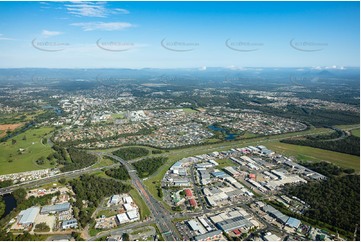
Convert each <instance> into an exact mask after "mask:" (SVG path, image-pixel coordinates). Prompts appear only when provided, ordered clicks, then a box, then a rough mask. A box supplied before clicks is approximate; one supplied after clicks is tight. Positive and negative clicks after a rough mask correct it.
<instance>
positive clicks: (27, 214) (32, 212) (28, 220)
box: [19, 207, 40, 225]
mask: <svg viewBox="0 0 361 242" xmlns="http://www.w3.org/2000/svg"><path fill="white" fill-rule="evenodd" d="M39 212H40V208H39V207H31V208H28V209H26V210H23V211H21V212H20V214H19V216H20V220H19V224H24V225H27V224H32V223H34V222H35V218H36V216H37V215H38V214H39Z"/></svg>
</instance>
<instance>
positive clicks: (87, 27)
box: [71, 22, 134, 31]
mask: <svg viewBox="0 0 361 242" xmlns="http://www.w3.org/2000/svg"><path fill="white" fill-rule="evenodd" d="M71 25H72V26H78V27H81V28H82V29H83V30H84V31H93V30H105V31H115V30H123V29H127V28H131V27H134V25H132V24H131V23H127V22H108V23H104V22H87V23H72V24H71Z"/></svg>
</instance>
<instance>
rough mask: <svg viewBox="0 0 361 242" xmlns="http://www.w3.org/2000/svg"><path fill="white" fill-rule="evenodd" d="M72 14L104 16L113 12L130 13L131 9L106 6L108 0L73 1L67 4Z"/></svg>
mask: <svg viewBox="0 0 361 242" xmlns="http://www.w3.org/2000/svg"><path fill="white" fill-rule="evenodd" d="M65 7H66V9H67V10H68V12H69V13H70V14H73V15H76V16H83V17H99V18H104V17H107V16H109V15H113V14H128V13H129V11H128V10H126V9H122V8H114V9H110V8H106V2H72V3H70V4H65Z"/></svg>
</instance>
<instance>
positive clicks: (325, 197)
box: [285, 175, 360, 232]
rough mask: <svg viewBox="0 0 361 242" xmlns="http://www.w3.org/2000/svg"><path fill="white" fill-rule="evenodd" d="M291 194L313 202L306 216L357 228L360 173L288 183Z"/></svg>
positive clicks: (346, 227) (352, 228)
mask: <svg viewBox="0 0 361 242" xmlns="http://www.w3.org/2000/svg"><path fill="white" fill-rule="evenodd" d="M285 192H286V194H288V195H291V196H296V197H298V198H300V199H302V200H303V201H305V202H306V203H307V204H309V205H310V206H311V208H310V209H308V210H307V211H306V212H305V214H304V215H305V216H307V217H309V218H311V219H314V220H318V221H321V222H324V223H327V224H330V225H332V226H334V227H335V228H334V229H333V230H334V231H335V229H336V227H338V228H341V229H343V230H346V231H348V232H354V230H355V226H356V225H357V224H359V221H360V176H359V175H347V176H341V177H329V178H328V179H327V180H324V181H320V182H309V183H307V184H300V185H297V186H286V187H285Z"/></svg>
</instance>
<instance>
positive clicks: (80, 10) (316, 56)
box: [0, 2, 360, 69]
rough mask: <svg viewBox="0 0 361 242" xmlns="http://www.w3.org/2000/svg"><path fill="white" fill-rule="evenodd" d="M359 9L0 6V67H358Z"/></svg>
mask: <svg viewBox="0 0 361 242" xmlns="http://www.w3.org/2000/svg"><path fill="white" fill-rule="evenodd" d="M359 12H360V10H359V2H227V3H224V2H223V3H220V2H0V68H16V67H45V68H145V67H152V68H177V67H180V68H184V67H194V68H204V67H210V66H212V67H216V66H217V67H229V68H240V69H241V68H244V67H316V66H335V68H341V67H343V66H359V64H360V62H359V60H360V54H359V53H360V44H359V42H360V39H359V36H360V26H359V19H360V16H359Z"/></svg>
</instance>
